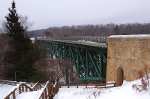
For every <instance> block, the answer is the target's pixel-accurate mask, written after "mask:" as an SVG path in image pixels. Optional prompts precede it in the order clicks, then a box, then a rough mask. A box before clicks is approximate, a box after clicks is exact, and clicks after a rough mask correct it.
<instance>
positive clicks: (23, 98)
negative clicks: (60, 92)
mask: <svg viewBox="0 0 150 99" xmlns="http://www.w3.org/2000/svg"><path fill="white" fill-rule="evenodd" d="M41 92H42V90H39V91H32V92H24V93H21V94H19V95H18V96H17V97H16V99H38V98H39V97H40V96H39V95H41Z"/></svg>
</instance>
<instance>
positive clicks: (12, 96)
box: [4, 82, 42, 99]
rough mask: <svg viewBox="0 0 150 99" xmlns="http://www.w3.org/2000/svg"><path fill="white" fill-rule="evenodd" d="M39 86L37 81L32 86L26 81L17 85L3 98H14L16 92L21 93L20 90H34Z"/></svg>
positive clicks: (39, 87)
mask: <svg viewBox="0 0 150 99" xmlns="http://www.w3.org/2000/svg"><path fill="white" fill-rule="evenodd" d="M41 88H42V85H41V84H40V83H39V82H37V83H36V84H35V85H34V86H33V87H30V86H29V85H27V84H26V83H21V84H20V85H18V87H17V88H15V89H14V90H13V91H11V92H10V93H9V94H8V95H7V96H6V97H5V98H4V99H16V96H17V95H18V94H21V93H22V92H30V91H36V90H38V89H41Z"/></svg>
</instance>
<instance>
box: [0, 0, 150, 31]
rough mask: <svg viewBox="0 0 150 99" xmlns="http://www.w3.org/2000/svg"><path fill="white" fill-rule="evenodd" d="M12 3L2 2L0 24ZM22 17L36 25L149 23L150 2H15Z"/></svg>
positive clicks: (68, 0)
mask: <svg viewBox="0 0 150 99" xmlns="http://www.w3.org/2000/svg"><path fill="white" fill-rule="evenodd" d="M11 1H12V0H0V24H1V22H2V20H4V16H6V15H7V13H8V7H10V6H11ZM15 1H16V7H17V11H18V13H19V14H21V15H24V16H27V17H28V18H29V19H28V21H30V22H31V23H32V24H33V26H32V27H31V28H30V29H41V28H47V27H52V26H63V25H82V24H107V23H135V22H138V23H148V22H150V0H15Z"/></svg>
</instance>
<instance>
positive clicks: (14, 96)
mask: <svg viewBox="0 0 150 99" xmlns="http://www.w3.org/2000/svg"><path fill="white" fill-rule="evenodd" d="M12 94H13V99H16V95H15V91H13V92H12Z"/></svg>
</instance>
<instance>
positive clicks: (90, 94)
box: [54, 80, 150, 99]
mask: <svg viewBox="0 0 150 99" xmlns="http://www.w3.org/2000/svg"><path fill="white" fill-rule="evenodd" d="M133 84H140V80H137V81H132V82H127V81H124V84H123V85H122V86H121V87H115V88H109V89H97V88H61V89H60V90H59V92H58V94H56V95H55V97H54V99H150V88H149V89H148V90H147V91H142V92H138V91H137V90H135V89H134V88H133V87H132V86H133Z"/></svg>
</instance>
